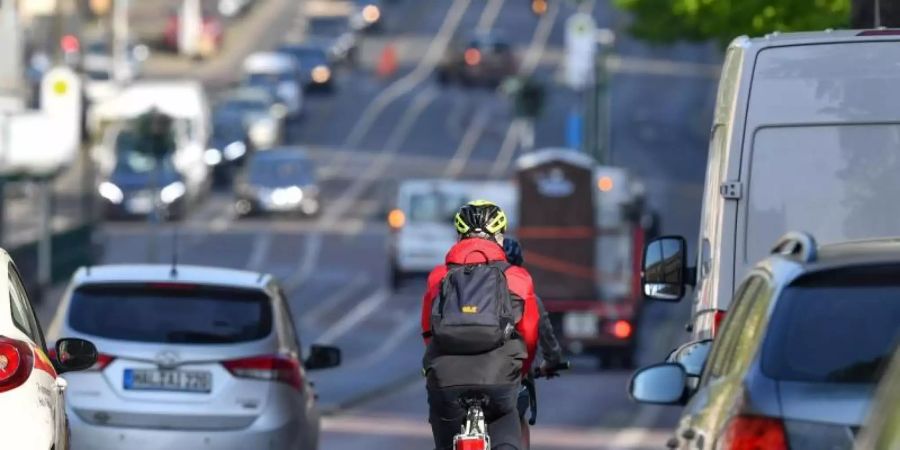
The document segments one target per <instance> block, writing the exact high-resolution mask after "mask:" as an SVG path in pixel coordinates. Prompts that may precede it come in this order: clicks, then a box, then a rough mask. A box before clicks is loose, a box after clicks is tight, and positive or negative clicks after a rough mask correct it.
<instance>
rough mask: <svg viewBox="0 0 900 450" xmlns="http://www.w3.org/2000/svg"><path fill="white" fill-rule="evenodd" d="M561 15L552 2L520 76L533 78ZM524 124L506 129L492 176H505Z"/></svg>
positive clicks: (541, 22)
mask: <svg viewBox="0 0 900 450" xmlns="http://www.w3.org/2000/svg"><path fill="white" fill-rule="evenodd" d="M558 14H559V3H558V2H550V9H549V10H547V13H546V14H544V15H543V17H541V21H540V23H538V26H537V29H536V30H534V36H532V39H531V44H529V45H528V51H527V52H526V53H525V60H524V61H523V62H522V65H521V66H519V75H520V76H525V77H528V76H531V75H532V74H533V73H534V71H535V69H537V66H538V63H539V62H540V60H541V57H542V56H543V54H544V51H545V50H546V48H547V41H548V40H549V39H550V33H551V32H552V31H553V25H554V23H556V16H557V15H558ZM523 131H524V130H523V124H522V123H521V121H519V120H515V119H514V120H513V121H512V122H511V123H510V124H509V128H507V129H506V135H505V136H504V137H503V143H502V144H501V145H500V152H499V153H498V154H497V159H496V160H494V165H493V166H492V167H491V176H494V177H499V176H502V175H504V173H505V172H506V168H507V167H509V164H510V162H512V159H513V156H514V154H515V150H516V147H518V144H519V142H520V141H521V134H522V132H523Z"/></svg>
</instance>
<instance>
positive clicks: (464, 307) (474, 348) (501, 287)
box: [431, 261, 515, 355]
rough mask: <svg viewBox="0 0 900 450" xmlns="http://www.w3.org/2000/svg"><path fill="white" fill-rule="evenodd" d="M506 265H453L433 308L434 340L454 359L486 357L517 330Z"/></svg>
mask: <svg viewBox="0 0 900 450" xmlns="http://www.w3.org/2000/svg"><path fill="white" fill-rule="evenodd" d="M509 267H510V265H509V263H507V262H506V261H492V262H488V263H481V264H464V265H455V264H454V265H450V268H449V271H448V272H447V275H446V276H444V279H443V281H442V282H441V293H440V297H439V298H438V299H437V301H436V302H435V303H434V305H433V306H432V308H431V337H432V339H433V342H434V344H435V345H436V346H437V348H438V350H440V351H441V353H444V354H450V355H472V354H478V353H484V352H488V351H491V350H494V349H496V348H499V347H500V346H502V345H503V344H504V343H505V342H506V341H507V340H508V339H509V338H510V337H511V336H512V333H513V331H514V330H515V319H514V317H513V307H512V297H511V296H510V293H509V287H508V285H507V282H506V269H508V268H509Z"/></svg>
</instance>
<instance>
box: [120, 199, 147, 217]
mask: <svg viewBox="0 0 900 450" xmlns="http://www.w3.org/2000/svg"><path fill="white" fill-rule="evenodd" d="M126 207H127V208H128V211H129V212H132V213H135V214H145V213H149V212H150V211H152V210H153V199H152V198H150V197H134V198H131V199H129V200H128V202H127V203H126Z"/></svg>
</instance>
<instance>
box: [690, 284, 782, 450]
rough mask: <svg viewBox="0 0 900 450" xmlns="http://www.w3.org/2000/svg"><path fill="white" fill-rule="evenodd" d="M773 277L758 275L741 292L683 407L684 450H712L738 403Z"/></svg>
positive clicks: (742, 287)
mask: <svg viewBox="0 0 900 450" xmlns="http://www.w3.org/2000/svg"><path fill="white" fill-rule="evenodd" d="M772 291H773V289H772V287H771V283H770V281H769V277H768V275H767V274H764V273H754V274H753V275H751V276H750V277H749V278H747V280H746V281H745V282H744V283H743V284H742V285H741V286H740V287H739V289H738V293H737V295H735V300H734V303H733V308H732V309H731V311H730V312H729V314H728V316H726V318H725V323H724V325H723V327H722V332H721V334H720V335H719V337H718V338H717V339H716V342H715V343H714V345H713V348H712V350H711V352H710V355H709V359H708V360H707V361H706V367H705V368H704V371H703V376H702V377H701V380H700V386H699V388H698V390H697V392H696V393H695V394H694V396H693V397H692V398H691V400H690V402H689V403H688V405H687V407H686V408H685V412H684V415H683V416H682V420H681V422H680V423H679V428H678V431H677V432H676V438H677V439H679V441H680V443H681V447H680V448H682V449H691V450H695V449H696V450H700V449H711V448H713V446H714V445H715V441H716V437H717V436H718V433H719V431H720V430H721V429H722V428H723V427H724V426H725V424H726V423H727V421H728V420H729V419H730V418H731V414H732V413H733V412H734V406H735V402H736V401H738V400H739V398H740V396H741V394H742V391H741V386H742V383H743V378H744V374H745V371H746V370H747V368H748V367H749V364H750V361H751V360H752V358H753V357H754V355H755V351H756V348H757V345H754V343H758V341H759V340H760V337H759V335H760V334H761V333H760V331H761V328H762V325H763V323H762V321H763V320H764V318H765V317H766V310H767V308H768V304H769V299H770V297H771V295H772Z"/></svg>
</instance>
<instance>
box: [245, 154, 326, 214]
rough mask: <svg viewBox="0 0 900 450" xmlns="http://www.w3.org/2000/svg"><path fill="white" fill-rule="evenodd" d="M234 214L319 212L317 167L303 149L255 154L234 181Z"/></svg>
mask: <svg viewBox="0 0 900 450" xmlns="http://www.w3.org/2000/svg"><path fill="white" fill-rule="evenodd" d="M234 190H235V197H236V200H235V204H234V208H235V211H236V212H237V213H238V214H239V215H241V216H246V215H251V214H265V213H300V214H303V215H306V216H313V215H315V214H317V213H318V212H319V208H320V205H319V187H318V184H317V183H316V168H315V165H314V163H313V161H312V160H310V159H309V157H308V156H307V155H306V152H304V151H303V150H302V149H299V148H293V147H284V148H277V149H272V150H266V151H263V152H257V153H254V154H253V156H252V157H251V158H250V161H249V164H247V166H246V167H245V168H244V170H243V171H242V172H241V174H240V175H239V176H238V178H237V179H236V180H235V187H234Z"/></svg>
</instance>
